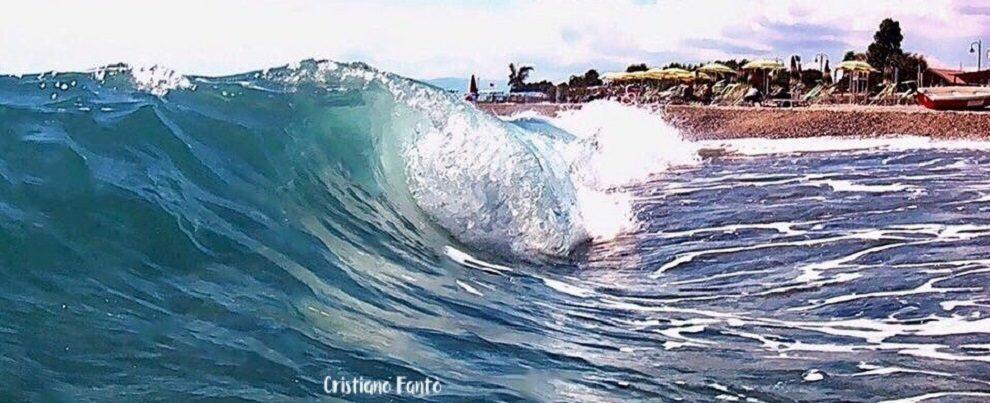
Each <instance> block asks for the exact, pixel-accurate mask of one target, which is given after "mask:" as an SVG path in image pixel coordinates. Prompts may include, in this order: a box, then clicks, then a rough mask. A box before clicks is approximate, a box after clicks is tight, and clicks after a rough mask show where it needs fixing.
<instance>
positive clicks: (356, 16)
mask: <svg viewBox="0 0 990 403" xmlns="http://www.w3.org/2000/svg"><path fill="white" fill-rule="evenodd" d="M967 5H968V3H966V2H960V1H951V0H936V1H931V0H929V1H921V0H906V1H882V0H881V1H870V2H862V1H820V0H815V1H809V0H794V1H781V0H755V1H735V0H710V1H690V2H689V1H664V0H659V1H657V2H656V3H652V4H636V3H633V2H598V1H595V2H591V1H589V2H583V1H582V2H573V1H557V0H554V1H519V2H508V1H502V0H499V1H496V2H494V3H480V2H469V3H462V2H454V1H438V2H429V1H425V0H420V1H414V2H394V3H392V2H382V1H372V2H354V1H314V0H285V1H273V0H263V1H251V2H243V1H234V0H213V1H202V0H201V1H192V0H175V1H171V2H169V3H164V2H142V1H122V0H93V1H87V2H78V1H39V2H31V3H28V2H17V3H12V4H7V5H5V7H4V13H3V14H2V15H0V41H2V42H0V70H2V71H4V72H37V71H43V70H78V69H85V68H90V67H94V66H98V65H102V64H107V63H113V62H118V61H124V62H129V63H133V64H139V65H150V64H163V65H166V66H169V67H172V68H175V69H177V70H179V71H182V72H186V73H198V74H222V73H233V72H239V71H245V70H250V69H256V68H263V67H269V66H273V65H278V64H284V63H287V62H289V61H293V60H298V59H302V58H310V57H315V58H331V59H335V60H361V61H366V62H368V63H370V64H373V65H376V66H379V67H382V68H384V69H386V70H391V71H396V72H398V73H400V74H404V75H410V76H416V77H440V76H454V75H457V76H463V75H467V74H470V73H478V74H481V75H483V76H489V77H491V76H498V77H501V76H503V75H505V70H506V69H505V65H506V64H507V63H508V62H510V61H516V62H529V63H535V64H536V65H537V73H538V75H539V73H544V74H548V75H550V76H552V78H560V76H561V75H563V74H565V73H566V72H575V73H576V72H578V70H579V69H580V68H587V67H591V66H600V67H602V68H615V67H617V66H624V65H626V64H628V63H632V62H640V61H645V62H651V63H662V62H665V61H669V60H672V59H674V58H683V59H688V60H703V59H708V58H715V57H729V56H745V55H746V53H753V50H755V51H760V52H768V53H773V52H774V51H798V52H809V53H813V52H816V51H818V50H819V49H814V48H811V46H812V44H816V43H817V42H815V41H821V40H823V39H824V40H829V41H830V42H828V43H830V44H832V45H833V46H847V47H848V48H857V49H862V48H865V46H866V44H868V43H869V42H870V41H871V39H872V33H873V31H874V30H875V29H876V26H877V24H878V23H879V21H880V20H881V19H882V18H884V17H887V16H892V17H894V18H896V19H899V20H900V21H901V25H902V27H903V28H904V30H905V33H906V35H907V37H908V39H907V40H906V41H905V42H906V43H905V45H906V47H908V46H910V45H911V44H913V43H914V44H933V43H941V42H947V43H948V42H951V41H954V40H960V41H964V39H963V38H970V37H974V36H976V35H978V34H979V33H981V31H982V29H983V28H982V27H983V26H985V23H986V21H987V17H986V16H980V15H965V16H964V15H962V14H961V13H960V12H959V10H960V9H961V8H963V7H965V6H967ZM794 24H801V25H798V26H794ZM789 26H790V27H791V28H786V27H789ZM806 26H821V27H831V28H833V29H835V30H836V32H833V33H830V35H828V36H827V37H824V38H823V35H821V34H820V33H810V34H804V35H803V34H802V33H801V32H800V29H802V27H806ZM781 27H785V28H786V29H784V30H781V29H782V28H781ZM702 39H703V40H708V41H712V42H713V43H716V42H717V43H718V44H720V46H708V47H699V46H688V45H686V43H690V41H697V40H702ZM805 41H806V42H805ZM966 43H968V42H966ZM787 44H791V45H788V46H790V47H793V48H794V49H793V50H791V49H784V48H785V46H784V45H787ZM964 45H965V44H963V45H960V48H962V47H963V46H964ZM805 47H807V49H805ZM741 49H750V50H741ZM925 50H927V51H929V53H932V54H934V55H936V56H937V57H938V58H940V59H945V60H952V59H953V58H962V57H963V56H965V53H964V52H965V49H963V50H952V51H951V52H950V51H942V50H940V49H925ZM781 56H786V55H781ZM838 56H840V55H833V57H838Z"/></svg>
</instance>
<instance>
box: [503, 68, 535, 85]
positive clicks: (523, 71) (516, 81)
mask: <svg viewBox="0 0 990 403" xmlns="http://www.w3.org/2000/svg"><path fill="white" fill-rule="evenodd" d="M532 72H533V67H532V66H519V68H518V69H517V68H516V65H515V64H513V63H509V83H508V84H509V91H521V90H520V88H522V87H524V86H525V85H526V79H528V78H529V74H530V73H532Z"/></svg>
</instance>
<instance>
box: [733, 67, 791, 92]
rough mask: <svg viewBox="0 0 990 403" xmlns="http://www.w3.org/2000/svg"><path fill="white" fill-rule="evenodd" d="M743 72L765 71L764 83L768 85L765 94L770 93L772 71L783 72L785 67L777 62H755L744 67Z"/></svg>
mask: <svg viewBox="0 0 990 403" xmlns="http://www.w3.org/2000/svg"><path fill="white" fill-rule="evenodd" d="M742 68H743V70H763V81H764V82H765V83H766V90H764V91H765V94H769V93H770V78H769V75H770V71H772V70H783V69H784V65H783V64H782V63H781V62H778V61H776V60H769V59H764V60H753V61H751V62H749V63H746V64H745V65H743V66H742Z"/></svg>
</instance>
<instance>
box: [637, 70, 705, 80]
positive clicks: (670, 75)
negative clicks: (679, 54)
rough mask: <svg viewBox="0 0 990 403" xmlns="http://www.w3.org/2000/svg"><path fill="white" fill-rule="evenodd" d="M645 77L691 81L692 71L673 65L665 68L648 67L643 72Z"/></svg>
mask: <svg viewBox="0 0 990 403" xmlns="http://www.w3.org/2000/svg"><path fill="white" fill-rule="evenodd" d="M644 76H645V78H648V79H652V80H659V81H691V80H694V73H692V72H690V71H687V70H684V69H678V68H674V67H670V68H666V69H650V70H647V71H646V72H645V74H644Z"/></svg>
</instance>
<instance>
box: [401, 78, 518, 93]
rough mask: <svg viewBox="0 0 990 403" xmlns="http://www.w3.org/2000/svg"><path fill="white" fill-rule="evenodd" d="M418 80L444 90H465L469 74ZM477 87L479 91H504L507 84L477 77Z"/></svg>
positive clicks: (502, 81) (503, 81)
mask: <svg viewBox="0 0 990 403" xmlns="http://www.w3.org/2000/svg"><path fill="white" fill-rule="evenodd" d="M420 81H423V82H425V83H428V84H432V85H435V86H437V87H440V88H443V89H445V90H451V91H456V92H467V90H468V84H470V83H471V76H468V77H466V78H465V77H440V78H431V79H427V80H420ZM489 84H495V86H494V87H492V86H490V85H489ZM478 89H479V90H481V91H488V90H491V89H495V90H497V91H505V90H507V89H508V86H507V85H506V83H505V80H488V79H484V78H482V79H479V80H478Z"/></svg>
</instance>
